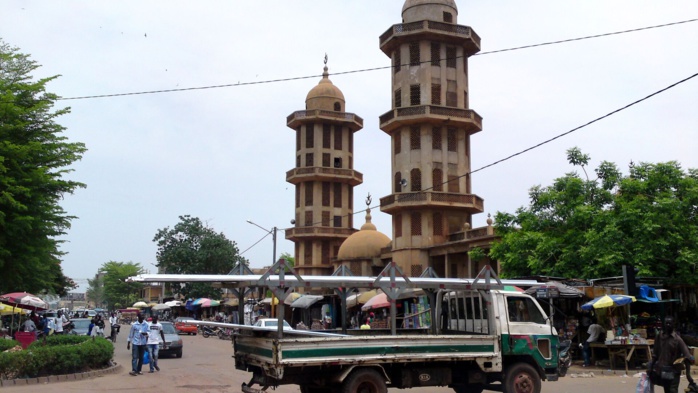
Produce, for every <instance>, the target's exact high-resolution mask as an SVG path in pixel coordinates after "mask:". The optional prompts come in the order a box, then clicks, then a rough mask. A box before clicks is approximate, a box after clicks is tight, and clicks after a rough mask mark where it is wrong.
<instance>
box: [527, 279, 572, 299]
mask: <svg viewBox="0 0 698 393" xmlns="http://www.w3.org/2000/svg"><path fill="white" fill-rule="evenodd" d="M543 288H552V289H555V290H557V292H558V293H559V295H558V297H567V298H570V297H582V296H583V295H584V294H583V293H582V291H580V290H579V289H577V288H575V287H571V286H569V285H565V284H563V283H561V282H559V281H548V282H546V283H543V284H541V285H535V286H532V287H530V288H528V289H527V290H525V291H524V293H527V294H529V295H531V296H536V297H537V295H538V289H543ZM549 297H550V296H549ZM552 297H554V296H552Z"/></svg>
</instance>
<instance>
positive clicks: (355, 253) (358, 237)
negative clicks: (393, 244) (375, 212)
mask: <svg viewBox="0 0 698 393" xmlns="http://www.w3.org/2000/svg"><path fill="white" fill-rule="evenodd" d="M388 245H390V238H389V237H388V236H386V235H385V234H383V233H381V232H378V231H377V230H376V226H375V225H373V223H371V209H366V223H365V224H364V225H362V226H361V230H360V231H358V232H354V233H353V234H352V235H351V236H349V237H348V238H347V239H346V240H345V241H344V242H343V243H342V245H341V246H340V247H339V252H338V253H337V259H338V260H340V261H341V260H348V259H370V258H378V257H380V255H381V249H383V248H385V247H388Z"/></svg>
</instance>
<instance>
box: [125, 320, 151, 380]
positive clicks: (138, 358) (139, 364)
mask: <svg viewBox="0 0 698 393" xmlns="http://www.w3.org/2000/svg"><path fill="white" fill-rule="evenodd" d="M137 317H138V320H136V321H134V322H133V323H132V324H131V331H130V332H129V333H128V343H127V344H126V350H127V351H128V350H131V343H133V349H132V350H131V372H130V373H129V374H130V375H133V376H136V375H143V372H141V370H142V369H143V355H144V354H145V347H146V344H147V342H148V323H147V322H145V321H144V320H143V319H144V315H143V314H142V313H138V316H137Z"/></svg>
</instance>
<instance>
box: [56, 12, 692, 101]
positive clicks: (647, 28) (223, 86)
mask: <svg viewBox="0 0 698 393" xmlns="http://www.w3.org/2000/svg"><path fill="white" fill-rule="evenodd" d="M695 21H698V18H696V19H688V20H684V21H679V22H671V23H664V24H661V25H654V26H646V27H639V28H635V29H629V30H621V31H615V32H610V33H603V34H594V35H590V36H584V37H577V38H568V39H564V40H557V41H549V42H543V43H539V44H531V45H524V46H517V47H513V48H506V49H497V50H493V51H489V52H482V53H476V54H474V55H473V56H482V55H490V54H495V53H502V52H511V51H515V50H522V49H530V48H537V47H541V46H548V45H555V44H563V43H568V42H574V41H581V40H588V39H592V38H600V37H608V36H612V35H618V34H625V33H633V32H638V31H643V30H650V29H658V28H662V27H669V26H675V25H680V24H684V23H691V22H695ZM461 57H462V56H458V57H457V58H461ZM442 60H446V59H442ZM430 62H431V60H428V61H423V62H420V63H430ZM400 66H409V63H408V64H404V65H403V64H401V65H400ZM393 67H396V65H390V66H383V67H373V68H364V69H358V70H352V71H342V72H335V73H332V74H331V75H333V76H337V75H347V74H356V73H363V72H371V71H378V70H385V69H390V68H393ZM321 76H322V75H309V76H298V77H290V78H279V79H270V80H265V81H256V82H242V83H240V82H237V83H227V84H222V85H211V86H199V87H185V88H180V89H161V90H149V91H139V92H130V93H114V94H98V95H88V96H78V97H65V98H57V99H56V101H69V100H86V99H94V98H110V97H124V96H134V95H146V94H160V93H173V92H180V91H192V90H208V89H220V88H226V87H237V86H251V85H261V84H269V83H279V82H290V81H296V80H302V79H311V78H312V79H314V78H318V77H321Z"/></svg>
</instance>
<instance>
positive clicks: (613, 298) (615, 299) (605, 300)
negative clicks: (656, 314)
mask: <svg viewBox="0 0 698 393" xmlns="http://www.w3.org/2000/svg"><path fill="white" fill-rule="evenodd" d="M634 301H635V296H627V295H603V296H599V297H597V298H595V299H594V300H590V301H588V302H586V303H584V304H582V310H587V311H588V310H592V309H594V308H607V307H613V306H625V305H626V304H630V303H632V302H634Z"/></svg>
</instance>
